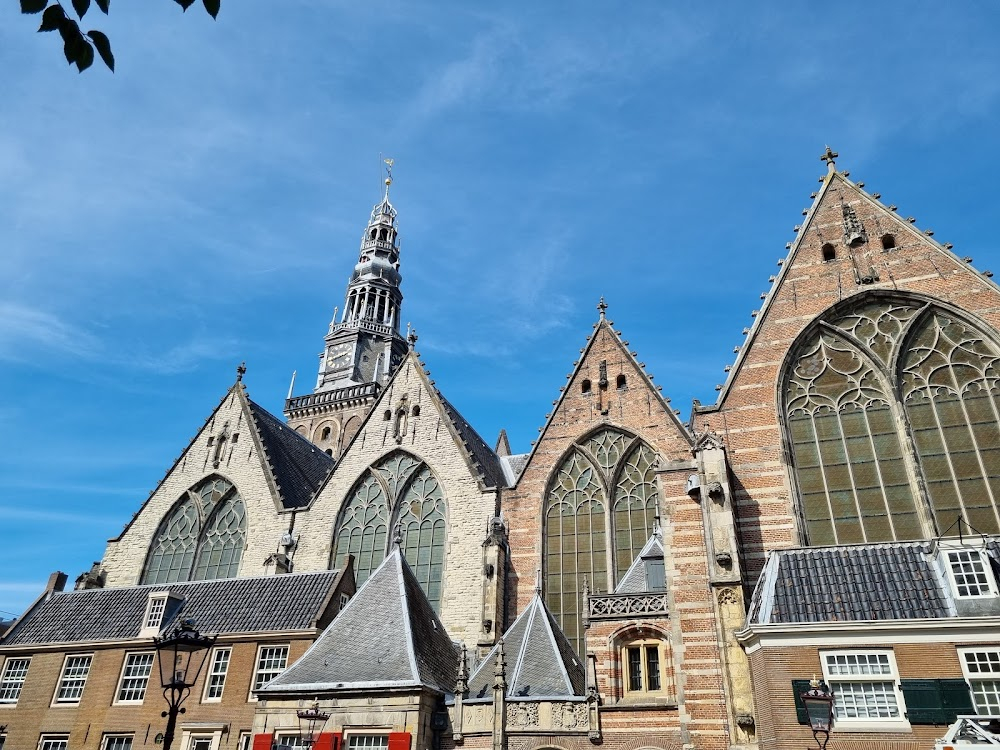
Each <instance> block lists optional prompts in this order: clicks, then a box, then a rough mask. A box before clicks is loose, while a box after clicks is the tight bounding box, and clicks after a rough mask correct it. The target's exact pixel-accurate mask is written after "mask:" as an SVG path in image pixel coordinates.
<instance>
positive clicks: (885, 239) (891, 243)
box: [882, 234, 896, 250]
mask: <svg viewBox="0 0 1000 750" xmlns="http://www.w3.org/2000/svg"><path fill="white" fill-rule="evenodd" d="M895 247H896V238H895V237H893V236H892V235H891V234H883V235H882V249H883V250H892V249H894V248H895Z"/></svg>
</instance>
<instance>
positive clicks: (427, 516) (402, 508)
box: [399, 466, 446, 611]
mask: <svg viewBox="0 0 1000 750" xmlns="http://www.w3.org/2000/svg"><path fill="white" fill-rule="evenodd" d="M445 510H446V509H445V501H444V495H443V494H442V492H441V487H440V486H439V485H438V481H437V479H435V478H434V475H433V474H431V471H430V469H428V468H427V467H426V466H423V467H421V468H420V470H419V471H418V472H417V473H416V475H415V476H414V477H413V480H412V481H411V482H410V484H409V485H408V486H407V488H406V492H405V493H404V495H403V497H402V498H401V500H400V501H399V522H400V525H401V528H402V532H403V555H404V556H405V557H406V561H407V562H408V563H409V564H410V567H412V568H413V573H414V575H416V577H417V581H419V582H420V587H421V588H422V589H423V590H424V593H425V594H427V600H428V601H429V602H430V603H431V606H432V607H434V610H435V611H438V610H440V608H441V579H442V577H443V575H444V544H445Z"/></svg>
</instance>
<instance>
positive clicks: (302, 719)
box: [296, 700, 330, 750]
mask: <svg viewBox="0 0 1000 750" xmlns="http://www.w3.org/2000/svg"><path fill="white" fill-rule="evenodd" d="M296 716H298V717H299V737H300V738H301V739H302V742H304V743H305V746H306V748H308V750H312V746H313V745H315V744H316V740H317V738H318V737H319V734H320V732H322V731H323V727H324V726H325V725H326V721H327V719H329V718H330V714H326V713H323V712H322V711H320V710H319V700H316V701H315V702H314V703H313V704H312V706H310V707H309V708H307V709H304V710H302V711H299V712H298V713H297V714H296Z"/></svg>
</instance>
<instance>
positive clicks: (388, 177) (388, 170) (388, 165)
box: [382, 159, 395, 200]
mask: <svg viewBox="0 0 1000 750" xmlns="http://www.w3.org/2000/svg"><path fill="white" fill-rule="evenodd" d="M382 161H384V162H385V199H386V200H389V186H390V185H391V184H392V165H393V164H395V159H383V160H382Z"/></svg>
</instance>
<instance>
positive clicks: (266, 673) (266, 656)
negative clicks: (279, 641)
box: [253, 645, 288, 690]
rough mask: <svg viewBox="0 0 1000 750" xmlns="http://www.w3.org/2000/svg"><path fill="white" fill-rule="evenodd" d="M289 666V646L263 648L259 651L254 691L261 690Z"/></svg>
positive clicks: (254, 676)
mask: <svg viewBox="0 0 1000 750" xmlns="http://www.w3.org/2000/svg"><path fill="white" fill-rule="evenodd" d="M286 666H288V646H287V645H285V646H261V647H260V648H258V649H257V669H256V670H254V675H253V689H254V690H259V689H260V688H262V687H263V686H264V685H266V684H267V683H269V682H270V681H271V680H273V679H274V678H275V677H277V676H278V675H279V674H281V673H282V672H284V671H285V667H286Z"/></svg>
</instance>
